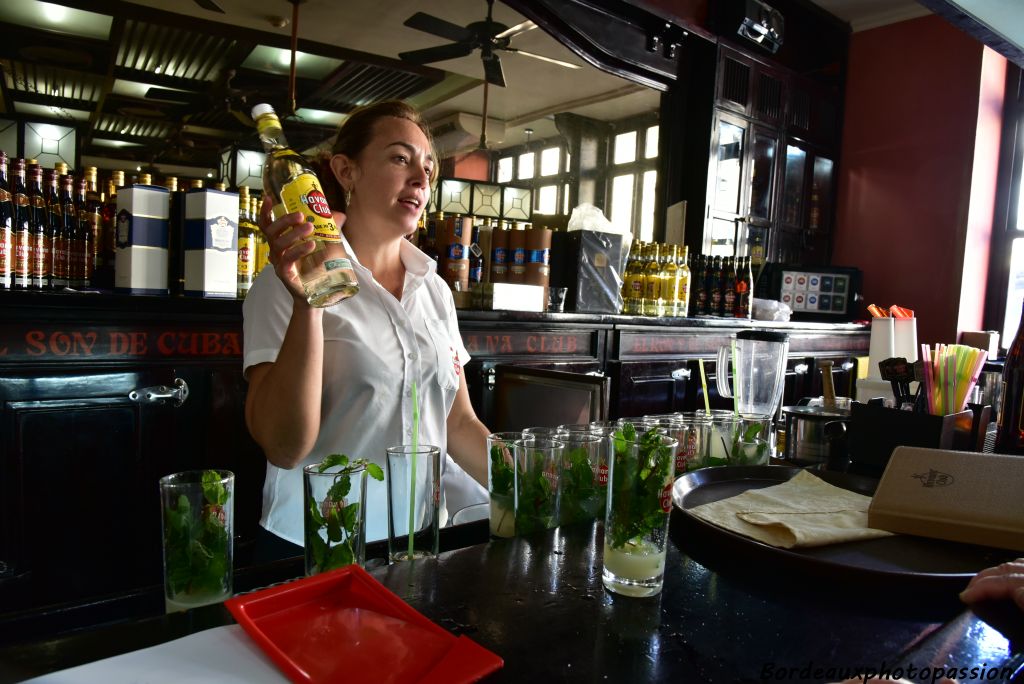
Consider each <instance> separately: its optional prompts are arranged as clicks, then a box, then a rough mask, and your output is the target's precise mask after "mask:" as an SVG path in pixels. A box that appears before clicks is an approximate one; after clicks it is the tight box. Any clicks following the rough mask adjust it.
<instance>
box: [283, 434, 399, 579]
mask: <svg viewBox="0 0 1024 684" xmlns="http://www.w3.org/2000/svg"><path fill="white" fill-rule="evenodd" d="M302 473H303V480H302V482H303V485H302V486H303V492H304V497H303V501H304V521H305V523H304V526H303V529H304V537H305V548H306V576H307V577H309V576H310V575H316V574H318V573H321V572H326V571H327V570H334V569H335V568H342V567H345V566H346V565H352V564H353V563H355V564H357V565H362V564H363V563H365V562H366V478H367V475H369V476H370V477H372V478H373V479H375V480H378V481H381V480H383V479H384V471H383V470H382V469H381V467H380V466H379V465H377V464H376V463H371V462H370V461H368V460H367V459H365V458H354V459H349V457H348V456H346V455H345V454H331V455H330V456H328V457H326V458H325V459H324V460H323V461H321V462H320V463H314V464H312V465H308V466H306V467H305V468H303V469H302Z"/></svg>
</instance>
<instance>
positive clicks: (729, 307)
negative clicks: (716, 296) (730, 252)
mask: <svg viewBox="0 0 1024 684" xmlns="http://www.w3.org/2000/svg"><path fill="white" fill-rule="evenodd" d="M720 282H721V285H720V287H721V290H722V308H721V310H720V311H719V312H718V315H719V316H726V317H728V318H731V317H732V316H733V309H735V308H736V259H735V258H733V257H726V258H725V259H724V260H723V262H722V278H721V281H720Z"/></svg>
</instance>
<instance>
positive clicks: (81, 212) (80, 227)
mask: <svg viewBox="0 0 1024 684" xmlns="http://www.w3.org/2000/svg"><path fill="white" fill-rule="evenodd" d="M74 184H75V209H76V210H77V213H76V214H75V219H73V221H72V223H73V225H74V233H72V236H71V249H70V253H69V255H68V264H69V268H68V276H69V277H68V281H69V283H68V284H69V285H70V286H71V287H74V288H84V287H88V286H89V279H90V278H91V277H92V271H91V269H90V268H89V267H90V265H91V264H90V257H91V256H92V234H93V230H92V221H91V219H90V213H89V210H88V206H89V198H88V193H87V189H88V187H89V186H88V184H87V183H86V181H85V179H84V178H79V179H78V180H76V181H74Z"/></svg>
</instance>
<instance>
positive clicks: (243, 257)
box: [238, 235, 256, 277]
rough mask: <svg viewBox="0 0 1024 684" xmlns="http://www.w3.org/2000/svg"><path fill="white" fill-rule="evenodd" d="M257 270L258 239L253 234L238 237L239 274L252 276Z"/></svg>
mask: <svg viewBox="0 0 1024 684" xmlns="http://www.w3.org/2000/svg"><path fill="white" fill-rule="evenodd" d="M255 271H256V240H254V239H253V237H252V236H251V235H245V236H239V237H238V275H240V276H248V277H252V275H253V274H254V273H255Z"/></svg>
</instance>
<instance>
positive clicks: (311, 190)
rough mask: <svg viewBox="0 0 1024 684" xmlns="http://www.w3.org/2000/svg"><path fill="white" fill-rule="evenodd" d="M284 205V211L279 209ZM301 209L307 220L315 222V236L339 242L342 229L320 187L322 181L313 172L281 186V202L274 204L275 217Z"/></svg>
mask: <svg viewBox="0 0 1024 684" xmlns="http://www.w3.org/2000/svg"><path fill="white" fill-rule="evenodd" d="M282 207H283V211H281V213H279V210H280V209H281V208H282ZM297 211H301V212H302V213H303V214H305V215H306V220H307V221H309V222H310V223H312V224H313V237H315V238H317V239H319V240H323V241H324V242H338V241H339V240H341V231H340V230H338V226H337V224H336V223H335V222H334V217H333V216H332V215H331V207H330V205H328V204H327V197H325V196H324V191H323V190H322V189H321V188H320V181H319V180H317V177H316V176H314V175H313V174H311V173H303V174H300V175H298V176H296V177H295V178H293V179H292V180H290V181H289V182H287V183H285V184H284V186H282V188H281V204H279V205H275V206H274V216H275V218H276V217H278V216H281V215H282V213H283V214H293V213H295V212H297Z"/></svg>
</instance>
